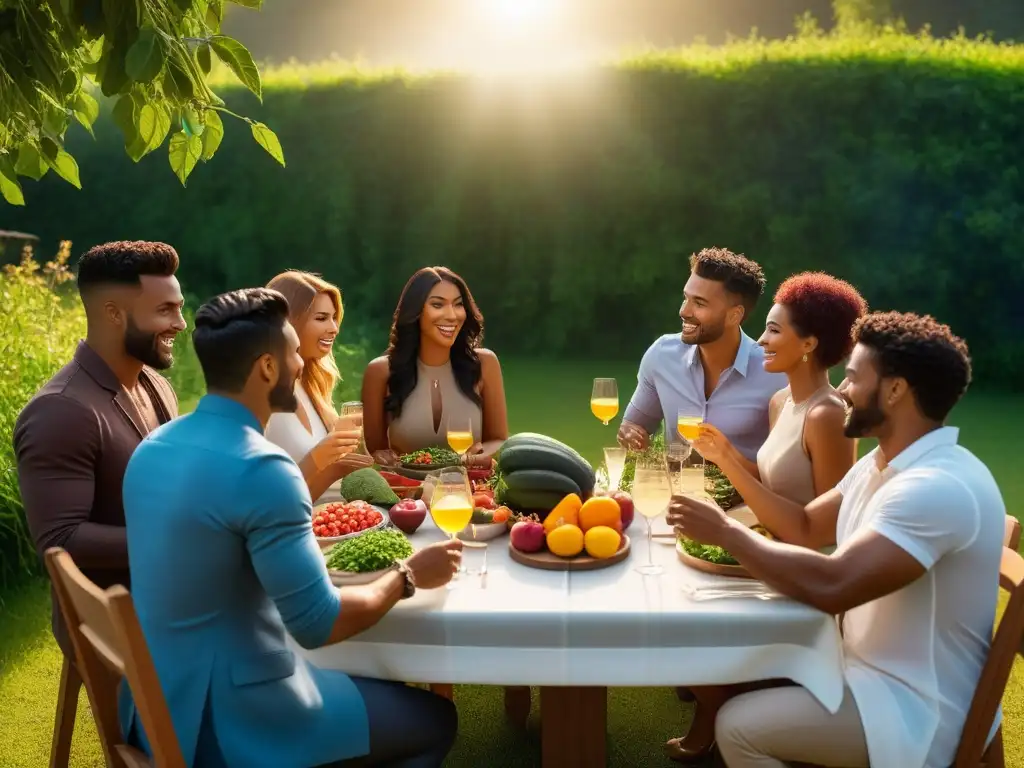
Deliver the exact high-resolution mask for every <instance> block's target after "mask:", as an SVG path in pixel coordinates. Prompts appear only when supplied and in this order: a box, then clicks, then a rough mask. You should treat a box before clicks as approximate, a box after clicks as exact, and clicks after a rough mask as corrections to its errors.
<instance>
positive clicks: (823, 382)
mask: <svg viewBox="0 0 1024 768" xmlns="http://www.w3.org/2000/svg"><path fill="white" fill-rule="evenodd" d="M866 312H867V303H866V302H865V301H864V299H863V297H861V295H860V293H858V292H857V289H856V288H854V287H853V286H852V285H850V284H849V283H847V282H846V281H845V280H840V279H838V278H836V277H832V276H831V275H826V274H824V273H822V272H802V273H800V274H797V275H793V276H792V277H790V278H789V279H787V280H786V281H785V282H783V283H782V285H780V286H779V289H778V291H776V293H775V304H774V306H773V307H772V308H771V310H770V311H769V312H768V318H767V320H766V321H765V329H764V333H763V334H761V338H760V339H759V340H758V344H760V345H761V347H763V348H764V351H765V356H764V368H765V370H766V371H770V372H773V373H785V374H786V377H787V379H788V380H789V386H788V387H786V388H785V389H782V390H780V391H779V392H778V393H777V394H776V395H775V397H774V398H772V402H771V405H770V407H769V420H770V422H771V431H770V432H769V433H768V439H767V440H765V442H764V444H763V445H762V446H761V448H760V450H759V451H758V453H757V461H756V462H753V461H750V460H749V459H746V458H745V457H744V456H743V455H742V454H740V453H739V451H737V450H736V449H734V448H733V447H732V445H731V444H730V443H729V441H728V439H727V438H726V437H725V436H724V435H723V434H722V433H721V432H720V431H718V430H717V429H715V427H713V426H712V425H709V424H708V425H704V426H703V428H702V429H701V436H700V437H699V438H698V439H697V440H696V441H695V442H694V447H695V448H696V449H697V450H698V451H699V452H700V453H701V455H702V456H704V458H705V459H707V460H708V461H712V462H714V463H715V464H717V465H718V466H719V467H720V468H721V469H722V471H723V472H725V474H726V476H727V477H728V478H729V480H730V481H731V482H732V484H733V486H734V487H735V488H736V490H737V491H738V492H739V493H740V495H741V496H743V497H744V498H746V497H747V496H748V495H750V494H749V491H750V490H751V483H757V482H760V483H761V484H762V485H764V486H765V487H766V488H767V489H768V490H769V491H771V492H773V493H775V494H777V495H779V496H782V497H784V498H786V499H789V500H791V501H797V502H800V503H801V504H807V503H809V502H810V501H811V500H812V499H815V498H816V497H818V496H820V495H821V494H823V493H825V491H828V490H830V489H831V488H833V487H835V485H836V483H838V482H839V481H840V480H841V479H842V478H843V476H844V475H845V474H846V473H847V472H848V471H849V470H850V467H852V466H853V463H854V461H856V444H855V441H854V440H853V439H851V438H848V437H846V436H845V435H844V434H843V423H844V421H845V419H846V407H845V405H844V403H843V399H842V398H841V397H840V396H839V394H838V393H837V392H836V390H835V389H834V388H833V387H832V385H831V383H830V382H829V378H828V372H829V369H830V368H832V367H833V366H835V365H837V364H839V363H840V362H842V361H843V360H844V359H846V357H847V356H849V354H850V350H851V349H852V347H853V336H852V329H853V324H854V323H855V322H856V321H857V319H858V318H859V317H861V316H862V315H864V314H865V313H866Z"/></svg>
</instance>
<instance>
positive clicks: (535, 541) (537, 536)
mask: <svg viewBox="0 0 1024 768" xmlns="http://www.w3.org/2000/svg"><path fill="white" fill-rule="evenodd" d="M509 536H510V537H511V539H512V546H513V547H515V548H516V549H518V550H519V551H520V552H539V551H540V550H542V549H543V548H544V526H543V525H541V524H540V523H538V522H537V521H535V520H520V521H519V522H518V523H516V524H515V525H513V526H512V530H511V532H510V533H509Z"/></svg>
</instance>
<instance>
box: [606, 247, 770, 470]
mask: <svg viewBox="0 0 1024 768" xmlns="http://www.w3.org/2000/svg"><path fill="white" fill-rule="evenodd" d="M764 286H765V279H764V273H763V272H762V271H761V267H759V266H758V265H757V264H756V263H754V262H753V261H751V260H750V259H748V258H746V257H744V256H740V255H737V254H735V253H732V252H731V251H728V250H726V249H724V248H705V249H704V250H702V251H701V252H700V253H696V254H694V255H692V256H691V257H690V279H689V280H687V281H686V286H685V287H684V288H683V304H682V306H681V307H680V308H679V319H680V320H681V321H682V323H683V328H682V333H681V334H677V333H673V334H667V335H665V336H662V337H661V338H660V339H658V340H657V341H655V342H654V344H652V345H651V347H650V348H649V349H648V350H647V352H646V353H645V354H644V357H643V360H642V361H641V362H640V372H639V374H638V375H637V387H636V391H635V392H634V393H633V397H632V399H631V400H630V402H629V406H628V407H627V409H626V413H625V414H624V416H623V420H622V426H621V427H620V428H619V443H620V444H621V445H623V446H624V447H627V448H631V449H633V450H643V449H644V448H646V447H647V446H648V445H649V444H650V438H651V435H652V434H654V433H655V432H656V431H657V429H658V426H659V425H660V424H661V422H662V420H663V419H664V421H665V424H666V428H665V436H666V439H667V440H669V441H672V442H675V441H678V440H680V436H679V433H678V431H677V429H676V423H677V418H678V417H679V416H680V415H688V416H695V417H700V418H701V419H703V420H704V421H706V422H707V423H709V424H713V425H715V426H716V427H718V428H719V429H720V430H721V431H722V432H723V433H724V434H725V436H726V437H728V438H729V440H730V441H731V442H732V444H733V445H735V446H736V448H737V449H738V450H739V451H740V452H741V453H742V454H743V455H744V456H746V457H747V458H748V459H750V460H754V459H755V457H756V456H757V451H758V449H759V448H760V447H761V444H762V443H763V442H764V441H765V439H766V438H767V437H768V428H769V427H768V405H769V403H770V402H771V399H772V396H773V395H774V394H775V393H776V392H778V391H779V390H780V389H783V388H784V387H785V386H786V383H787V382H786V376H785V374H781V373H768V372H766V371H765V370H764V350H762V349H761V347H759V346H758V345H757V343H756V342H755V341H754V340H753V339H752V338H750V337H749V336H747V334H745V333H744V332H743V329H742V328H741V327H740V326H741V324H742V322H743V321H744V320H745V319H746V318H747V317H748V316H749V315H750V313H751V312H752V311H753V310H754V307H755V306H756V304H757V300H758V299H759V298H760V296H761V294H762V293H763V292H764Z"/></svg>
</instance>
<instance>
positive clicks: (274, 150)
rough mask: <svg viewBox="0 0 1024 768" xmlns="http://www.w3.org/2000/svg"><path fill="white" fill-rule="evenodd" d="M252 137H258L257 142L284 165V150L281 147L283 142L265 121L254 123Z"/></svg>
mask: <svg viewBox="0 0 1024 768" xmlns="http://www.w3.org/2000/svg"><path fill="white" fill-rule="evenodd" d="M252 137H253V138H254V139H256V143H257V144H259V145H260V146H261V147H263V148H264V149H265V150H267V154H268V155H270V156H271V157H272V158H274V159H275V160H277V162H279V163H280V164H281V165H284V150H282V149H281V142H280V141H278V139H277V134H276V133H274V132H273V131H272V130H270V129H269V128H267V126H265V125H264V124H263V123H253V124H252Z"/></svg>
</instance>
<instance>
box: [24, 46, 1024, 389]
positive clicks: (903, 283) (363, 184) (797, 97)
mask: <svg viewBox="0 0 1024 768" xmlns="http://www.w3.org/2000/svg"><path fill="white" fill-rule="evenodd" d="M225 97H226V98H227V99H228V102H229V104H231V105H232V106H237V108H238V109H239V111H241V112H243V113H245V114H251V115H253V116H255V117H258V118H259V119H261V120H263V121H264V122H266V123H267V124H269V125H270V126H271V127H273V128H274V129H275V130H276V131H277V133H278V135H279V136H280V137H281V140H282V142H283V145H284V148H285V154H286V158H287V163H288V165H287V168H281V167H279V166H277V164H275V163H274V162H273V161H272V160H271V159H270V158H268V157H266V156H265V155H264V153H263V152H262V150H260V149H259V147H256V146H255V145H254V144H253V142H252V141H251V139H249V137H248V132H247V131H246V130H245V127H244V126H241V125H237V124H230V123H229V124H228V131H227V138H226V139H225V145H224V147H223V148H222V149H221V151H220V152H219V153H218V155H217V157H216V158H215V159H214V160H213V161H212V162H211V164H210V165H205V166H202V167H200V168H198V169H197V170H196V172H195V173H194V174H193V176H192V177H191V179H190V180H189V186H188V188H187V189H181V188H180V186H179V185H178V184H177V182H176V180H175V179H174V177H173V176H172V175H171V171H170V168H169V167H168V162H167V158H166V155H165V152H164V151H161V152H157V153H154V154H153V155H151V156H149V157H147V158H145V159H144V160H143V161H142V162H141V163H140V164H139V166H138V167H133V166H132V164H131V162H130V161H129V160H128V159H127V158H126V157H125V155H124V152H123V150H122V148H121V147H120V146H119V142H118V133H117V132H116V130H114V129H112V127H111V126H109V125H107V126H101V127H100V129H99V130H97V136H98V138H97V141H96V142H95V143H93V141H92V140H91V139H89V138H87V137H81V136H80V137H79V138H78V140H77V142H76V145H75V147H74V151H75V154H76V157H78V158H79V162H80V163H81V166H82V178H83V182H84V185H85V191H84V192H76V191H74V190H72V189H70V188H69V187H68V185H66V184H62V183H60V182H57V181H53V180H50V179H44V181H43V183H41V184H38V185H35V186H30V187H29V188H28V189H26V196H27V198H28V207H27V208H26V209H25V210H24V211H17V212H14V213H13V215H12V218H13V221H12V222H11V223H12V225H15V226H16V227H17V228H18V229H27V230H28V231H32V232H36V233H39V234H41V235H43V236H44V237H46V238H48V239H54V238H56V237H58V236H60V237H71V238H72V239H74V240H75V241H76V243H77V244H82V245H83V246H84V245H86V244H91V243H94V242H98V241H102V240H105V239H109V238H122V237H144V238H159V239H166V240H168V241H170V242H172V243H174V244H175V245H176V246H177V247H178V249H179V251H180V252H181V254H182V258H183V268H182V274H183V277H184V280H185V282H186V283H187V285H188V287H189V290H190V291H191V292H194V293H197V294H199V295H207V294H211V293H213V292H216V291H220V290H223V289H225V288H229V287H238V286H242V285H252V284H262V283H264V282H265V281H266V280H267V279H268V278H269V277H270V276H272V275H273V274H274V273H276V272H277V271H279V270H281V269H284V268H286V267H294V266H298V267H304V268H309V269H313V270H318V271H321V272H323V273H325V274H326V275H327V276H328V277H329V278H330V279H332V280H334V281H336V282H338V283H339V284H340V285H341V287H342V289H343V292H344V293H345V297H346V302H347V305H348V311H347V312H346V318H345V325H346V327H345V329H344V330H343V334H345V333H353V332H355V333H357V335H359V334H367V335H370V336H372V337H374V338H375V339H380V337H381V335H382V333H383V332H384V331H385V330H386V327H387V324H388V322H389V320H390V316H391V312H392V311H393V309H394V304H395V301H396V298H397V296H398V293H399V290H400V289H401V286H402V284H403V282H404V281H405V279H406V278H407V277H408V275H409V274H410V273H411V272H412V271H413V270H414V269H416V268H418V267H420V266H423V265H426V264H438V263H443V264H447V265H449V266H451V267H453V268H455V269H457V270H459V271H460V272H462V273H463V274H464V275H465V276H466V277H467V279H468V280H469V282H470V285H471V287H472V288H473V290H474V292H475V294H476V297H477V299H478V301H479V303H480V304H481V306H482V309H483V311H484V313H485V315H486V319H487V327H488V335H489V342H490V344H491V345H493V346H494V347H495V348H497V349H498V350H499V352H501V353H509V352H513V351H514V352H516V353H520V354H523V353H526V354H552V355H567V354H572V355H582V354H601V355H602V356H605V357H611V356H615V357H619V356H621V357H630V358H632V357H636V356H638V355H639V354H640V352H641V351H642V350H643V349H644V348H645V346H646V345H647V344H648V343H649V342H650V341H651V340H652V339H653V338H654V337H655V336H656V335H657V334H659V333H662V332H666V331H672V330H673V329H675V328H676V327H677V322H676V320H675V314H676V311H677V308H678V305H679V301H680V296H681V289H682V285H683V282H684V281H685V278H686V275H687V272H688V269H687V257H688V255H689V254H690V253H691V252H692V251H694V250H697V249H699V248H701V247H703V246H707V245H723V246H728V247H730V248H732V249H734V250H738V251H742V252H745V253H747V254H748V255H750V256H752V257H754V258H756V259H757V260H759V261H760V262H761V263H762V264H763V265H764V266H765V268H766V270H767V272H768V276H769V280H770V284H771V285H772V286H774V285H775V284H777V283H778V282H779V281H780V280H781V279H782V278H784V277H785V276H787V275H788V274H790V273H792V272H795V271H798V270H802V269H808V268H814V269H824V270H828V271H830V272H832V273H834V274H837V275H840V276H843V277H846V278H848V279H850V280H852V281H854V282H855V283H856V284H857V285H858V286H859V287H860V288H861V290H862V291H863V292H864V294H865V296H866V297H867V298H868V300H869V302H870V303H871V305H872V306H873V307H875V308H879V309H888V308H899V309H907V310H915V311H924V312H931V313H933V314H935V315H937V316H938V317H940V318H941V319H943V320H945V321H948V322H950V323H951V324H952V325H953V327H954V329H955V330H956V331H957V332H959V333H961V334H962V335H964V336H965V337H966V338H967V339H968V341H969V343H970V344H971V345H972V349H973V352H974V356H975V364H976V373H977V375H978V378H979V379H982V380H985V381H987V382H988V383H990V384H995V385H1000V384H1005V383H1006V382H1007V381H1010V380H1016V381H1021V380H1024V355H1021V354H1019V352H1020V351H1021V343H1020V338H1021V333H1022V332H1024V310H1022V309H1021V307H1024V304H1022V303H1021V300H1020V297H1021V296H1022V295H1024V267H1022V266H1021V254H1022V253H1024V226H1022V223H1024V221H1022V205H1024V179H1022V176H1021V168H1020V164H1019V162H1018V158H1019V157H1020V146H1021V143H1020V142H1021V136H1022V135H1024V109H1022V106H1024V48H1022V47H1009V46H997V45H994V44H991V43H988V42H979V41H968V40H963V39H960V40H942V41H940V40H933V39H930V38H927V37H923V36H921V37H914V36H908V35H902V34H896V33H890V34H884V35H879V36H875V37H871V38H867V37H865V38H857V37H838V36H822V35H820V34H807V35H803V36H800V37H797V38H794V39H791V40H788V41H781V42H774V43H768V42H764V41H757V40H752V41H745V42H737V43H735V44H733V45H730V46H727V47H725V48H722V49H711V48H701V47H693V48H688V49H685V50H681V51H677V52H672V53H665V54H652V55H649V56H643V57H640V58H636V59H632V60H628V61H624V62H622V63H620V64H618V65H616V66H613V67H608V68H606V69H604V70H601V71H597V72H593V73H591V74H589V75H579V76H568V75H566V76H564V77H549V78H545V79H541V78H538V77H536V76H532V75H531V76H524V77H523V78H521V79H520V80H518V81H511V80H504V81H497V80H496V81H484V80H473V79H470V78H465V77H459V76H442V75H437V76H429V77H418V78H415V77H412V76H409V75H404V74H402V73H391V72H370V73H366V72H360V71H356V70H352V69H344V68H343V67H341V66H339V65H322V66H319V67H312V68H309V69H298V68H286V69H282V70H278V71H274V72H270V73H268V75H267V78H266V88H265V104H264V105H263V106H260V105H258V104H254V103H252V102H251V99H250V98H249V97H247V96H246V94H245V93H243V92H241V91H240V90H239V89H234V90H230V91H228V92H226V95H225ZM769 301H770V297H769V300H766V301H765V302H764V303H763V305H762V307H761V308H760V310H759V313H758V316H757V317H755V318H752V319H751V321H750V323H749V324H748V330H750V331H751V332H752V333H755V335H756V333H757V332H758V330H759V327H760V326H761V322H762V318H763V314H764V312H765V311H766V310H767V306H768V304H769Z"/></svg>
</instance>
